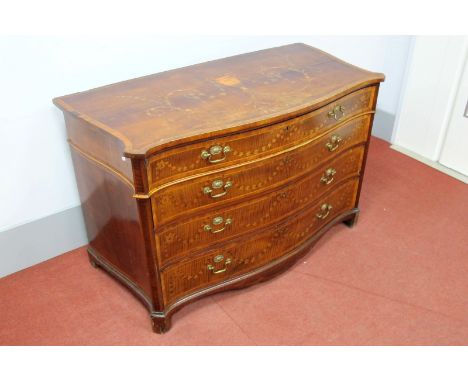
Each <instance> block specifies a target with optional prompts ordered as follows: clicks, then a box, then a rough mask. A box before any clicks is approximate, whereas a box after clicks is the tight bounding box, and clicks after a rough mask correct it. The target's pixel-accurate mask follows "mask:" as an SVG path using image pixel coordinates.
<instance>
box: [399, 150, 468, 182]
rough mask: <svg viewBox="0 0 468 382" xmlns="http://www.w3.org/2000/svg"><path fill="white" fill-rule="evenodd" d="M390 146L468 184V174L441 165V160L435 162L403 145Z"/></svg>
mask: <svg viewBox="0 0 468 382" xmlns="http://www.w3.org/2000/svg"><path fill="white" fill-rule="evenodd" d="M390 148H392V149H393V150H396V151H398V152H400V153H402V154H405V155H408V156H409V157H411V158H413V159H416V160H417V161H419V162H422V163H424V164H426V165H428V166H430V167H432V168H434V169H436V170H439V171H440V172H443V173H444V174H447V175H449V176H451V177H453V178H455V179H458V180H459V181H461V182H463V183H466V184H468V176H465V175H463V174H460V173H459V172H457V171H455V170H452V169H451V168H448V167H445V166H443V165H441V164H440V163H439V162H434V161H432V160H430V159H427V158H425V157H423V156H422V155H419V154H416V153H415V152H413V151H411V150H408V149H405V148H404V147H401V146H397V145H391V146H390Z"/></svg>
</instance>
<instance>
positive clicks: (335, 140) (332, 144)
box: [325, 135, 343, 151]
mask: <svg viewBox="0 0 468 382" xmlns="http://www.w3.org/2000/svg"><path fill="white" fill-rule="evenodd" d="M342 140H343V138H341V137H340V136H339V135H332V136H331V138H330V141H329V142H327V144H326V145H325V146H326V147H327V149H328V151H335V150H336V149H337V148H338V146H339V145H340V142H341V141H342Z"/></svg>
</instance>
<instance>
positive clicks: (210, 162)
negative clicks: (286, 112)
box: [148, 87, 376, 188]
mask: <svg viewBox="0 0 468 382" xmlns="http://www.w3.org/2000/svg"><path fill="white" fill-rule="evenodd" d="M375 92H376V88H375V87H368V88H364V89H361V90H358V91H356V92H354V93H351V94H349V95H347V96H345V97H342V98H340V99H339V100H337V101H335V102H333V103H331V104H328V105H326V106H324V107H322V108H320V109H317V110H315V111H313V112H311V113H308V114H305V115H303V116H301V117H298V118H294V119H290V120H288V121H286V122H283V123H278V124H275V125H272V126H268V127H266V128H260V129H256V130H253V131H250V132H246V133H242V134H235V135H231V136H226V137H223V138H216V139H212V140H208V141H204V142H201V143H196V144H192V145H190V146H185V147H179V148H176V149H172V150H168V151H166V152H163V153H160V154H156V155H154V156H152V157H150V159H149V164H148V166H149V170H148V177H149V184H150V188H154V187H156V186H158V185H161V184H163V183H168V182H170V181H173V180H175V179H180V178H183V177H186V176H190V175H193V174H197V173H200V172H207V171H212V170H214V169H218V168H221V167H224V166H229V165H232V164H235V163H239V162H245V161H249V160H252V159H255V158H258V157H262V156H266V155H271V154H273V153H275V152H278V151H281V150H284V149H285V148H287V147H290V146H294V145H295V144H297V143H299V142H302V141H306V140H310V139H312V138H314V137H317V136H319V135H321V134H323V133H324V132H326V130H327V129H330V128H333V126H335V125H336V124H337V123H338V122H341V121H344V120H346V119H348V118H350V117H353V116H355V115H358V114H360V113H365V112H370V111H372V107H373V100H374V95H375ZM341 110H342V111H341ZM343 113H344V114H343Z"/></svg>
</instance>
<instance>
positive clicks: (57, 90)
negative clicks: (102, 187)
mask: <svg viewBox="0 0 468 382" xmlns="http://www.w3.org/2000/svg"><path fill="white" fill-rule="evenodd" d="M410 41H411V38H410V37H407V36H365V37H357V36H355V37H339V36H333V37H325V36H320V37H311V36H290V37H280V36H269V37H266V36H265V37H263V36H253V37H177V38H176V37H174V38H167V37H154V36H151V37H129V38H120V37H119V38H110V37H106V38H101V37H96V38H89V37H82V38H81V37H80V38H78V37H73V38H72V37H67V38H59V37H1V38H0V105H1V109H0V142H1V148H2V150H1V155H2V160H1V161H0V174H1V177H0V232H1V231H4V230H6V229H9V228H12V227H14V226H17V225H21V224H24V223H26V222H29V221H33V220H36V219H39V218H42V217H45V216H48V215H52V214H54V213H57V212H60V211H63V210H65V209H67V208H71V207H74V206H77V205H78V204H79V198H78V194H77V190H76V183H75V179H74V174H73V170H72V166H71V161H70V155H69V150H68V147H67V144H66V135H65V128H64V123H63V119H62V115H61V112H60V111H59V110H58V109H56V108H55V107H54V106H53V105H52V102H51V99H52V98H53V97H56V96H61V95H65V94H69V93H73V92H77V91H83V90H87V89H89V88H93V87H97V86H101V85H106V84H109V83H112V82H117V81H121V80H126V79H129V78H133V77H138V76H142V75H146V74H151V73H155V72H159V71H163V70H168V69H172V68H176V67H181V66H186V65H190V64H194V63H198V62H203V61H206V60H212V59H216V58H221V57H226V56H230V55H234V54H238V53H244V52H248V51H254V50H258V49H263V48H268V47H273V46H278V45H283V44H288V43H292V42H304V43H307V44H310V45H313V46H316V47H318V48H320V49H323V50H325V51H328V52H329V53H332V54H334V55H336V56H338V57H340V58H342V59H344V60H346V61H349V62H350V63H352V64H355V65H358V66H362V67H364V68H367V69H369V70H373V71H379V72H383V73H385V75H386V77H387V79H386V82H385V83H384V84H383V85H382V87H381V92H380V98H379V103H378V105H377V106H378V108H379V109H382V110H384V111H386V112H388V113H391V114H395V112H396V110H397V105H398V99H399V93H400V88H401V83H402V78H403V73H404V69H405V64H406V59H407V54H408V48H409V45H410Z"/></svg>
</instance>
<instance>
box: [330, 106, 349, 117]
mask: <svg viewBox="0 0 468 382" xmlns="http://www.w3.org/2000/svg"><path fill="white" fill-rule="evenodd" d="M344 114H345V113H344V106H341V105H336V106H335V107H334V108H333V109H332V110H331V111H329V112H328V117H329V118H333V119H335V120H336V121H338V120H339V119H340V118H342V117H343V116H344Z"/></svg>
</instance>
